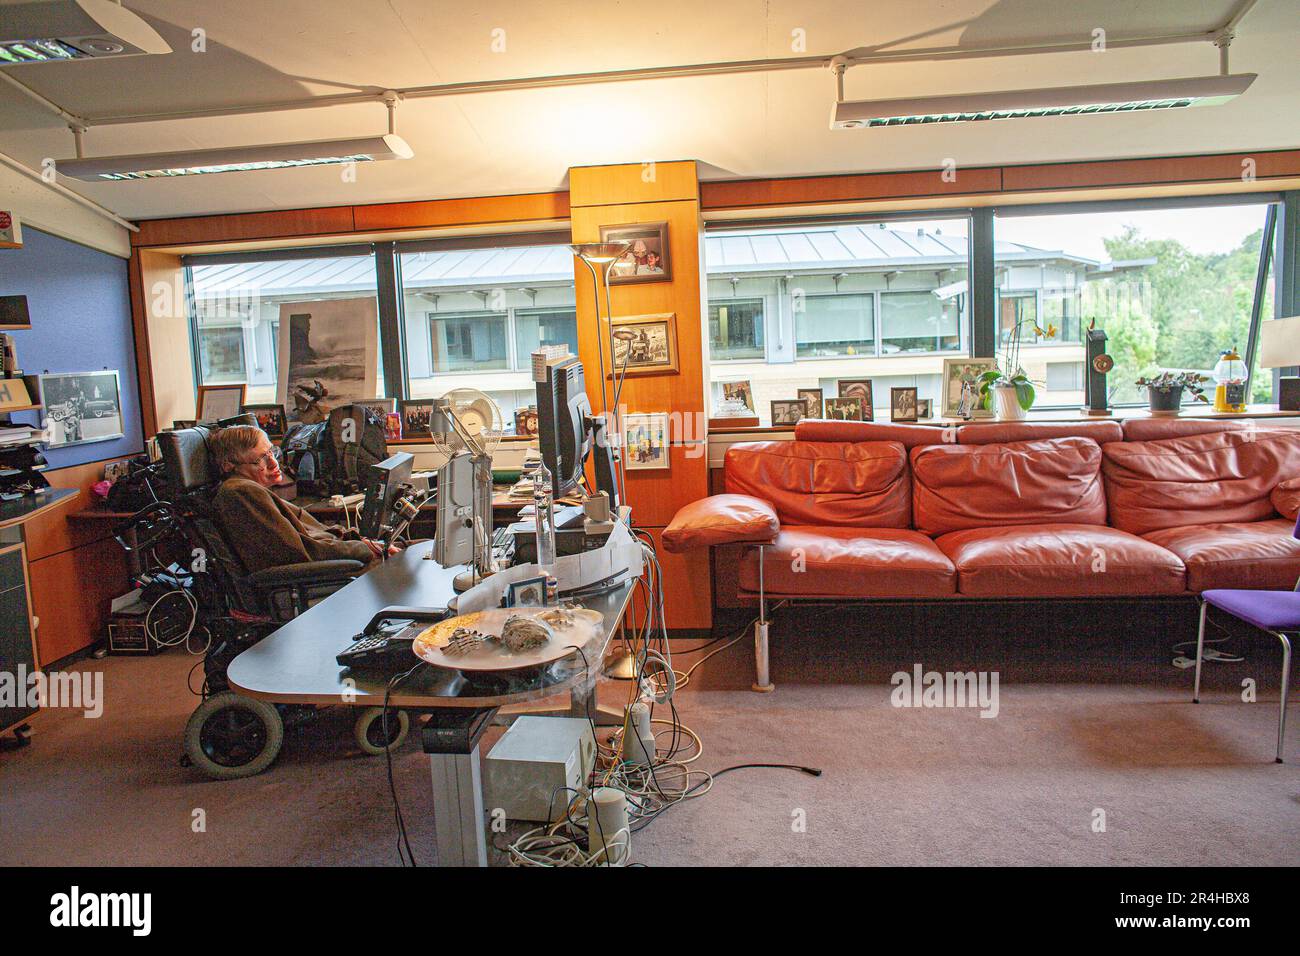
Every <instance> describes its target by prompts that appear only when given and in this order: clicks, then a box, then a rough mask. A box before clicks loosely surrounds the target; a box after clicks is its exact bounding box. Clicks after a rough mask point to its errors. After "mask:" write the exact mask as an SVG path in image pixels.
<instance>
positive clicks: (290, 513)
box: [208, 425, 396, 573]
mask: <svg viewBox="0 0 1300 956" xmlns="http://www.w3.org/2000/svg"><path fill="white" fill-rule="evenodd" d="M208 447H209V451H210V452H211V454H212V460H213V464H215V465H216V468H217V472H218V474H219V475H220V476H221V479H222V480H221V485H220V486H219V488H218V489H217V493H216V495H215V497H214V498H213V500H212V505H213V509H214V510H215V513H216V518H217V521H218V522H219V523H220V525H221V526H222V530H223V531H225V532H226V535H227V537H228V538H229V539H230V541H231V542H232V544H233V545H234V547H235V548H236V550H237V551H238V554H239V558H240V560H241V562H242V563H243V564H244V566H245V567H246V568H247V569H248V571H249V572H250V573H251V572H257V571H261V570H264V569H265V568H273V567H279V566H281V565H286V564H300V563H302V562H304V561H330V560H339V559H345V560H347V559H350V560H353V561H361V562H362V563H364V564H370V563H373V562H374V561H377V560H379V558H380V557H382V554H383V552H382V550H381V548H382V546H381V545H380V544H378V543H376V542H374V541H370V540H368V539H365V538H361V537H358V536H356V534H355V532H348V531H345V530H344V529H342V528H339V527H337V526H326V525H323V524H321V523H320V522H319V521H317V520H316V519H315V518H314V517H312V515H311V514H309V513H308V512H307V511H305V510H303V509H302V508H299V507H298V506H297V505H295V504H293V503H292V502H288V501H285V500H284V499H282V498H280V497H279V496H277V495H276V494H274V493H273V492H272V491H271V489H272V488H274V487H275V486H276V485H278V484H281V483H282V482H283V481H284V475H283V474H282V473H281V471H280V450H279V449H278V448H276V447H275V446H274V445H273V444H271V440H270V439H269V438H268V437H267V436H266V433H265V432H264V431H262V430H261V429H260V428H258V427H257V426H256V425H232V426H230V427H228V428H223V429H221V430H220V431H218V432H216V433H215V434H214V435H213V436H212V438H211V439H210V441H209V446H208ZM395 551H396V549H395V548H390V549H389V553H390V554H391V553H395Z"/></svg>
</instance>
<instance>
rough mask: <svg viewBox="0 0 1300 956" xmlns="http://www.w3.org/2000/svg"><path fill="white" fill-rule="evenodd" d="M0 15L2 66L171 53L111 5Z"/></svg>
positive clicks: (6, 10) (48, 1)
mask: <svg viewBox="0 0 1300 956" xmlns="http://www.w3.org/2000/svg"><path fill="white" fill-rule="evenodd" d="M0 10H3V15H2V16H0V66H21V65H23V64H32V63H61V62H66V61H69V60H93V59H102V58H104V57H118V56H138V55H140V54H144V53H170V52H172V48H171V47H170V46H169V45H168V44H167V41H166V40H164V39H163V38H162V37H160V36H159V35H158V32H157V31H156V30H154V28H153V27H151V26H149V24H148V23H146V22H145V21H144V20H142V19H141V18H140V17H139V16H137V15H136V14H134V13H132V12H131V11H130V10H128V9H126V8H125V7H123V6H121V5H120V4H117V3H113V2H112V0H42V2H39V3H16V4H4V5H0Z"/></svg>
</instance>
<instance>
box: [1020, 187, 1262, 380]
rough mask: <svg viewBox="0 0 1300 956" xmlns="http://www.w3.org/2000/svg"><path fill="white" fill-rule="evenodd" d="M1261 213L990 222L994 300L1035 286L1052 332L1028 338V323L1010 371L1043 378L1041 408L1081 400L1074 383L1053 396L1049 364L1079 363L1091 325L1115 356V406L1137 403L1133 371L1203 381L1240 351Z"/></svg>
mask: <svg viewBox="0 0 1300 956" xmlns="http://www.w3.org/2000/svg"><path fill="white" fill-rule="evenodd" d="M1266 209H1267V207H1266V206H1265V205H1263V204H1251V205H1240V206H1235V205H1234V206H1186V207H1181V208H1165V209H1132V210H1119V211H1109V212H1079V213H1065V214H1060V215H1050V216H1007V217H1002V216H1000V217H998V219H997V221H996V223H995V235H996V237H997V242H996V262H995V266H996V270H995V271H996V274H997V283H998V288H999V292H1000V294H1001V295H1002V296H1003V297H1004V302H1005V297H1007V296H1008V295H1011V294H1013V293H1014V294H1019V293H1020V292H1022V291H1024V290H1028V289H1034V290H1037V291H1038V294H1039V301H1040V303H1041V306H1040V307H1041V310H1042V314H1041V315H1040V316H1039V317H1038V319H1037V322H1038V325H1039V327H1040V328H1043V329H1044V330H1048V331H1052V330H1053V329H1054V331H1055V333H1056V334H1055V335H1054V336H1053V337H1052V338H1050V339H1044V338H1038V337H1036V336H1034V335H1032V334H1030V333H1032V331H1033V330H1032V327H1027V328H1026V329H1024V330H1022V337H1021V342H1022V346H1023V348H1022V351H1021V355H1020V364H1021V366H1022V367H1023V368H1024V369H1025V371H1026V373H1027V374H1028V375H1029V377H1030V378H1031V379H1033V380H1034V381H1036V382H1043V381H1045V380H1046V382H1047V386H1048V388H1049V389H1050V390H1051V391H1052V395H1051V397H1050V404H1053V405H1073V404H1080V403H1082V401H1083V382H1082V379H1080V380H1079V387H1078V388H1077V389H1072V390H1066V389H1061V390H1057V389H1056V388H1054V387H1053V383H1057V384H1060V383H1063V382H1064V381H1065V379H1064V378H1063V377H1062V376H1063V375H1064V374H1065V373H1064V372H1063V371H1056V372H1053V371H1052V366H1053V365H1057V364H1065V363H1067V362H1068V363H1081V362H1082V361H1083V357H1084V349H1083V345H1082V339H1083V331H1084V330H1085V329H1086V328H1088V326H1089V325H1090V324H1092V323H1094V322H1095V323H1096V326H1097V327H1098V328H1100V329H1102V330H1103V331H1105V333H1106V336H1107V341H1106V349H1107V352H1109V354H1110V355H1111V356H1112V358H1114V360H1115V368H1114V369H1113V370H1112V371H1111V372H1110V374H1109V375H1108V376H1107V388H1108V390H1109V391H1110V393H1111V395H1110V397H1111V401H1112V402H1113V403H1116V404H1146V401H1147V396H1146V390H1145V389H1143V388H1140V387H1138V386H1137V385H1134V384H1133V383H1134V380H1135V379H1137V378H1138V377H1140V376H1142V375H1147V374H1151V373H1153V372H1157V371H1160V370H1172V371H1197V372H1201V373H1203V374H1207V375H1208V374H1210V372H1211V371H1212V370H1213V369H1214V365H1215V363H1216V362H1217V361H1218V357H1219V353H1220V352H1221V351H1223V350H1224V349H1228V348H1232V347H1234V346H1235V347H1236V348H1238V349H1239V350H1244V349H1245V348H1246V338H1247V333H1248V331H1249V326H1250V307H1251V301H1252V299H1253V297H1254V287H1255V272H1256V270H1257V268H1258V265H1259V249H1260V240H1261V236H1262V230H1263V225H1264V215H1265V212H1266ZM1049 326H1050V327H1052V328H1051V329H1049ZM1005 327H1006V326H1005V324H1003V328H1005ZM1049 363H1050V364H1049ZM1189 397H1190V396H1189Z"/></svg>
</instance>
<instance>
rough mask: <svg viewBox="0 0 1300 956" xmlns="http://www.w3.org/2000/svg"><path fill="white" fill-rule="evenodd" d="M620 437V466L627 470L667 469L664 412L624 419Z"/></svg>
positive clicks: (666, 422)
mask: <svg viewBox="0 0 1300 956" xmlns="http://www.w3.org/2000/svg"><path fill="white" fill-rule="evenodd" d="M623 438H624V448H623V466H624V467H625V468H626V469H627V470H628V471H650V470H653V469H659V470H663V469H666V468H668V467H670V464H671V463H670V461H669V458H668V415H667V413H665V412H652V413H650V414H648V415H641V414H635V415H625V416H623Z"/></svg>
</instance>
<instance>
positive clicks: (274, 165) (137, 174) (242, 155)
mask: <svg viewBox="0 0 1300 956" xmlns="http://www.w3.org/2000/svg"><path fill="white" fill-rule="evenodd" d="M382 99H383V103H384V106H385V107H387V109H388V132H387V133H386V134H385V135H383V136H360V137H355V138H353V139H326V140H315V141H312V142H306V143H276V144H271V145H261V146H225V147H220V148H217V149H198V150H186V151H183V152H176V153H141V154H136V155H130V156H90V157H86V156H83V155H82V149H81V147H82V135H83V133H84V129H83V128H82V127H79V126H75V125H71V126H69V128H70V129H71V130H72V135H73V139H74V141H75V142H76V148H77V158H76V159H61V160H58V161H57V162H56V163H55V169H56V170H57V171H58V173H59V174H60V175H63V176H68V177H70V178H72V179H80V180H83V181H85V182H91V183H94V182H104V181H108V182H122V181H125V180H140V179H171V178H173V177H177V176H204V175H208V174H210V173H242V172H249V171H251V170H256V169H298V168H300V167H303V166H339V165H343V164H345V163H373V162H380V161H382V160H386V159H410V158H411V157H413V156H414V155H415V152H414V150H412V149H411V147H410V146H409V145H407V142H406V140H404V139H402V137H400V136H398V135H397V132H396V130H397V120H396V112H397V104H398V103H399V102H400V101H401V96H399V95H398V94H397V93H395V92H393V91H392V90H389V91H387V92H385V93H384V94H383V97H382Z"/></svg>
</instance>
